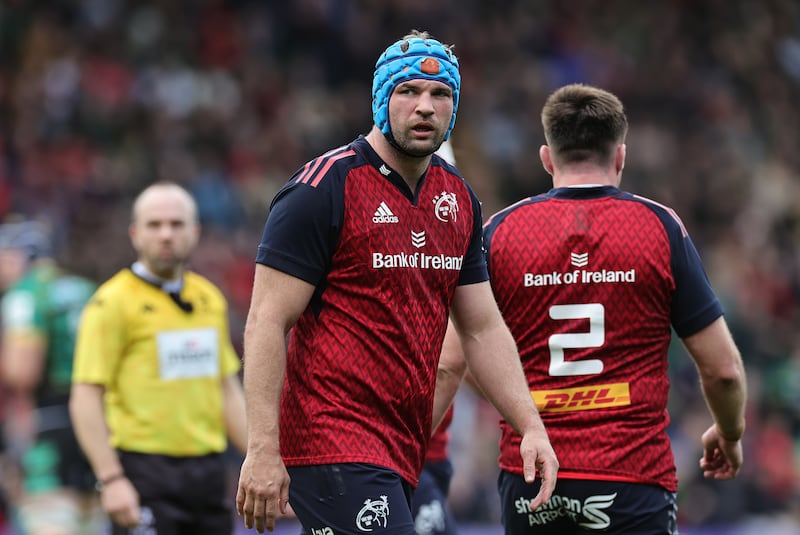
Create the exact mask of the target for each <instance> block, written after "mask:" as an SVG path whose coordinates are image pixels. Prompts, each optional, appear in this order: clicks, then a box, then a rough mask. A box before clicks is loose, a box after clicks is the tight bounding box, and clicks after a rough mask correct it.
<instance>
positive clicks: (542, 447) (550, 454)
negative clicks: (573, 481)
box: [519, 433, 558, 511]
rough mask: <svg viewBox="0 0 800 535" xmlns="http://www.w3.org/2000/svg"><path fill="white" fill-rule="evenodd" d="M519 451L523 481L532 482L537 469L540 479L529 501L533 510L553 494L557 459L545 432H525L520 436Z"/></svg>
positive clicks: (556, 474)
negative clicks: (539, 485)
mask: <svg viewBox="0 0 800 535" xmlns="http://www.w3.org/2000/svg"><path fill="white" fill-rule="evenodd" d="M519 453H520V455H522V466H523V468H522V470H523V473H524V475H525V481H526V482H528V483H533V481H534V480H535V478H536V471H537V470H538V471H539V477H540V478H541V480H542V486H541V487H540V488H539V492H538V493H537V494H536V496H535V497H534V499H533V501H532V502H531V510H532V511H533V510H535V509H536V508H538V507H539V506H540V505H543V504H545V503H547V502H548V501H549V500H550V497H551V496H552V495H553V490H554V489H555V487H556V479H557V478H558V459H557V458H556V452H555V451H553V446H551V445H550V440H548V438H547V435H546V434H545V435H541V434H538V433H526V434H525V435H524V436H523V437H522V443H521V444H520V445H519Z"/></svg>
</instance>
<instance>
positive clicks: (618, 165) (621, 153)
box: [614, 143, 627, 176]
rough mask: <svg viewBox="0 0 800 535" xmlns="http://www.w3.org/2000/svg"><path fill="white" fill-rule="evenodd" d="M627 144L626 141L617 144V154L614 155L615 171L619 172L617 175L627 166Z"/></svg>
mask: <svg viewBox="0 0 800 535" xmlns="http://www.w3.org/2000/svg"><path fill="white" fill-rule="evenodd" d="M626 150H627V148H626V146H625V143H620V144H619V145H617V151H616V155H615V157H614V166H615V171H616V172H617V176H619V175H620V173H622V170H623V169H624V168H625V153H626Z"/></svg>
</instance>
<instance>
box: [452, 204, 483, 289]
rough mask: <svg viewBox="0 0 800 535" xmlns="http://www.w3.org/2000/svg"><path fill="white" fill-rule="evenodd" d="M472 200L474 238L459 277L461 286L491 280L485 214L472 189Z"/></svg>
mask: <svg viewBox="0 0 800 535" xmlns="http://www.w3.org/2000/svg"><path fill="white" fill-rule="evenodd" d="M469 193H470V200H471V202H472V213H473V223H472V239H471V240H470V242H469V247H468V248H467V254H466V255H465V256H464V264H463V266H462V268H461V274H460V275H459V277H458V284H459V286H462V285H465V284H475V283H477V282H484V281H487V280H489V271H488V268H487V267H486V255H485V251H484V247H483V215H482V212H481V203H480V201H479V200H478V198H477V197H476V196H475V194H474V193H473V191H472V190H471V189H470V190H469Z"/></svg>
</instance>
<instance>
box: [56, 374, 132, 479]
mask: <svg viewBox="0 0 800 535" xmlns="http://www.w3.org/2000/svg"><path fill="white" fill-rule="evenodd" d="M69 412H70V418H71V419H72V426H73V429H74V431H75V436H76V438H77V439H78V443H79V444H80V446H81V449H82V450H83V452H84V454H85V455H86V458H87V459H88V460H89V464H90V465H91V467H92V470H93V471H94V475H95V477H97V479H98V480H99V481H104V480H107V479H109V478H111V477H114V476H117V475H118V474H122V473H123V472H124V471H123V468H122V464H121V463H120V461H119V457H118V456H117V453H116V451H114V448H112V447H111V443H110V440H109V437H110V433H109V429H108V425H107V424H106V420H105V409H104V407H103V389H102V387H100V386H98V385H89V384H81V383H79V384H74V385H73V386H72V392H71V394H70V401H69Z"/></svg>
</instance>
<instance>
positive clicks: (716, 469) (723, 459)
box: [700, 424, 743, 479]
mask: <svg viewBox="0 0 800 535" xmlns="http://www.w3.org/2000/svg"><path fill="white" fill-rule="evenodd" d="M701 441H702V443H703V457H701V458H700V469H701V470H702V471H703V476H704V477H706V478H708V479H733V478H734V477H736V474H738V473H739V469H740V468H741V467H742V459H743V454H742V441H741V439H740V440H725V439H724V438H723V437H722V436H721V435H720V434H719V430H718V429H717V426H716V424H715V425H712V426H711V427H709V428H708V429H707V430H706V432H705V433H703V436H702V438H701Z"/></svg>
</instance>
